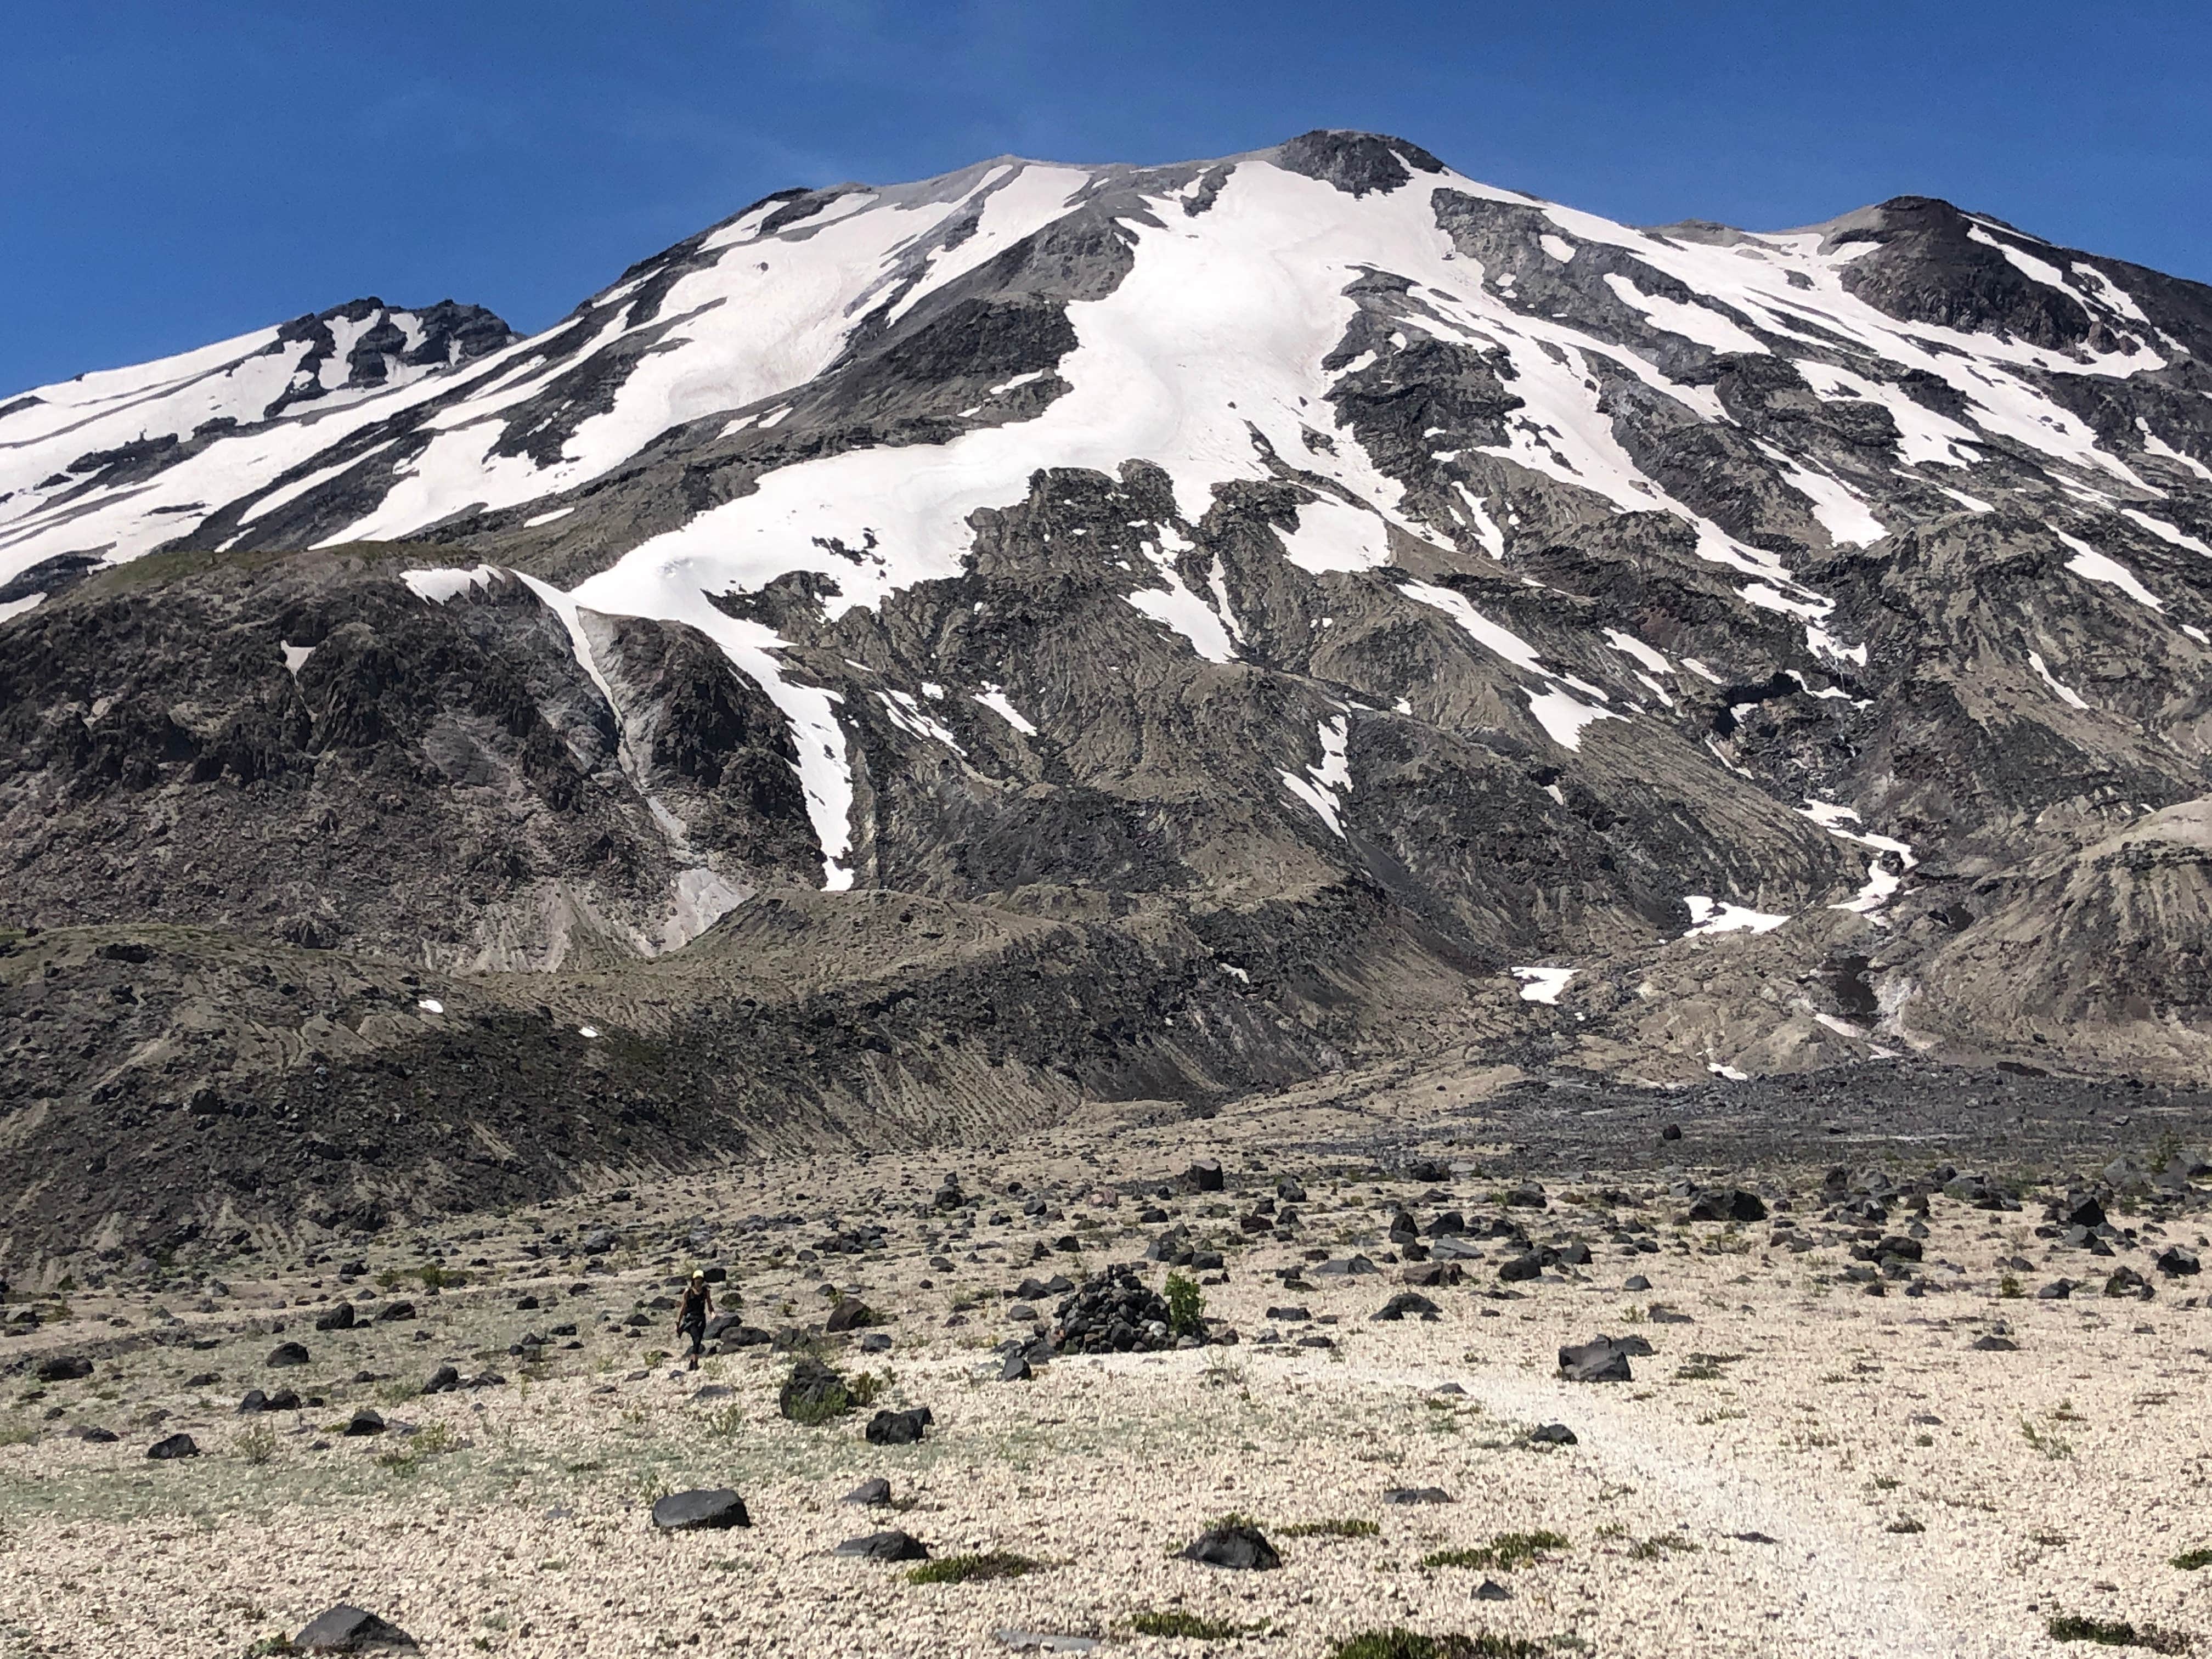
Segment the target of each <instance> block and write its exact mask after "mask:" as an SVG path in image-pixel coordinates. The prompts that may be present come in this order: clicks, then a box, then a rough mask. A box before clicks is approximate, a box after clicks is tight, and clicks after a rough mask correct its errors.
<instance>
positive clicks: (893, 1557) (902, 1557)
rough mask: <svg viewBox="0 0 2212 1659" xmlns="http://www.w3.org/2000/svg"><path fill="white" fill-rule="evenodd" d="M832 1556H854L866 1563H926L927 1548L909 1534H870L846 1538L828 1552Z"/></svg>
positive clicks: (897, 1532)
mask: <svg viewBox="0 0 2212 1659" xmlns="http://www.w3.org/2000/svg"><path fill="white" fill-rule="evenodd" d="M829 1553H830V1554H832V1555H854V1556H859V1557H860V1559H863V1560H867V1561H927V1560H928V1559H929V1546H928V1545H927V1544H925V1543H923V1542H922V1541H921V1540H920V1539H919V1538H916V1537H915V1536H914V1535H913V1534H911V1533H904V1532H899V1531H897V1530H896V1529H894V1530H892V1531H890V1532H872V1533H869V1534H866V1536H864V1537H860V1538H848V1539H846V1540H845V1541H843V1542H842V1543H841V1544H839V1545H837V1546H836V1548H834V1549H832V1550H831V1551H830V1552H829Z"/></svg>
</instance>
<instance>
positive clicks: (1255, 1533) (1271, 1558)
mask: <svg viewBox="0 0 2212 1659" xmlns="http://www.w3.org/2000/svg"><path fill="white" fill-rule="evenodd" d="M1182 1558H1183V1559H1184V1560H1186V1561H1203V1562H1204V1563H1206V1565H1208V1566H1210V1567H1242V1568H1248V1569H1257V1570H1259V1571H1267V1570H1268V1569H1271V1568H1274V1567H1279V1566H1281V1565H1283V1558H1282V1557H1281V1556H1279V1555H1278V1554H1277V1553H1275V1547H1274V1546H1273V1544H1271V1543H1269V1542H1268V1541H1267V1534H1264V1533H1262V1532H1261V1530H1260V1529H1259V1528H1257V1527H1242V1526H1238V1527H1216V1528H1212V1530H1211V1531H1209V1532H1205V1533H1201V1534H1199V1536H1198V1537H1196V1538H1194V1539H1193V1540H1192V1541H1190V1542H1189V1543H1188V1544H1187V1545H1185V1546H1184V1547H1183V1550H1182Z"/></svg>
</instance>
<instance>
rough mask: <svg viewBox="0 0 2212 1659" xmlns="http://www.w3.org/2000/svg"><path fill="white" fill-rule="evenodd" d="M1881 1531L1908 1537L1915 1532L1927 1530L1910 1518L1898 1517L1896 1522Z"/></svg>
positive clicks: (1905, 1516) (1906, 1516)
mask: <svg viewBox="0 0 2212 1659" xmlns="http://www.w3.org/2000/svg"><path fill="white" fill-rule="evenodd" d="M1882 1530H1883V1531H1884V1532H1893V1533H1897V1534H1901V1535H1903V1536H1906V1537H1910V1536H1911V1534H1914V1533H1917V1532H1926V1531H1927V1530H1928V1528H1926V1527H1924V1526H1923V1525H1922V1524H1921V1523H1920V1522H1917V1521H1916V1520H1914V1519H1913V1518H1912V1517H1911V1516H1909V1515H1900V1516H1898V1517H1897V1519H1896V1520H1894V1521H1893V1522H1890V1523H1889V1524H1888V1525H1887V1526H1886V1527H1884V1528H1882Z"/></svg>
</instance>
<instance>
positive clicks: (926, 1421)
mask: <svg viewBox="0 0 2212 1659" xmlns="http://www.w3.org/2000/svg"><path fill="white" fill-rule="evenodd" d="M930 1421H931V1418H930V1413H929V1408H928V1407H927V1406H918V1407H915V1408H914V1409H913V1410H911V1411H902V1412H890V1411H884V1412H878V1413H876V1414H875V1415H874V1416H873V1417H872V1418H870V1419H868V1429H867V1437H868V1443H869V1444H870V1445H872V1446H911V1445H913V1444H914V1443H915V1442H916V1441H918V1440H920V1439H921V1437H922V1435H923V1433H924V1431H926V1430H927V1428H928V1427H929V1425H930Z"/></svg>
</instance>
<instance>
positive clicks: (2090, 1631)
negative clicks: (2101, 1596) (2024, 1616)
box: [2044, 1613, 2189, 1653]
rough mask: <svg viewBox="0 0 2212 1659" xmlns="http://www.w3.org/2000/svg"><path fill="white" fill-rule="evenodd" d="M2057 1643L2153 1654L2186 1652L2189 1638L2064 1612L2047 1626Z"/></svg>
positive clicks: (2176, 1633) (2150, 1627) (2122, 1622)
mask: <svg viewBox="0 0 2212 1659" xmlns="http://www.w3.org/2000/svg"><path fill="white" fill-rule="evenodd" d="M2044 1628H2045V1630H2047V1631H2049V1632H2051V1640H2052V1641H2054V1642H2094V1643H2095V1644H2097V1645H2098V1646H2100V1647H2106V1648H2148V1649H2149V1650H2151V1651H2152V1652H2153V1653H2183V1652H2186V1651H2187V1650H2188V1648H2189V1638H2187V1637H2185V1636H2183V1635H2181V1634H2180V1633H2179V1632H2175V1631H2170V1630H2160V1629H2158V1628H2156V1627H2155V1626H2150V1625H2146V1626H2142V1628H2141V1629H2140V1630H2138V1629H2137V1628H2136V1626H2133V1625H2130V1624H2129V1623H2128V1622H2127V1621H2126V1620H2119V1619H2084V1618H2083V1617H2082V1616H2081V1614H2079V1613H2061V1614H2059V1615H2058V1616H2057V1618H2054V1619H2053V1620H2051V1622H2050V1623H2049V1624H2048V1625H2045V1626H2044Z"/></svg>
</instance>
